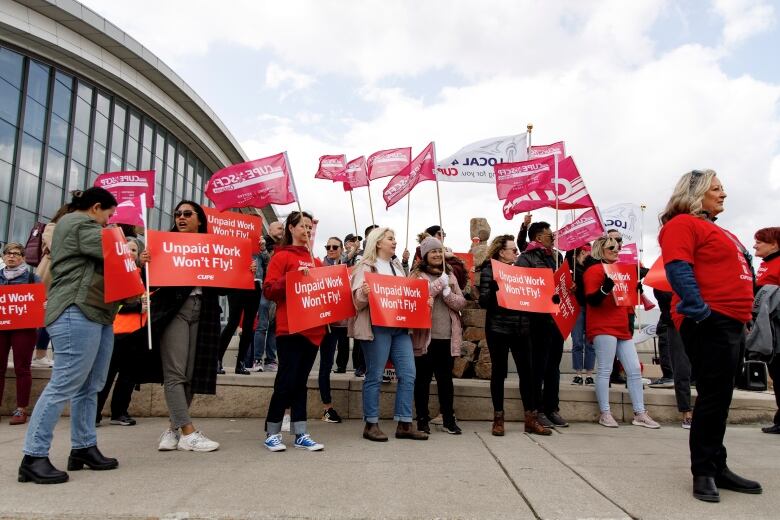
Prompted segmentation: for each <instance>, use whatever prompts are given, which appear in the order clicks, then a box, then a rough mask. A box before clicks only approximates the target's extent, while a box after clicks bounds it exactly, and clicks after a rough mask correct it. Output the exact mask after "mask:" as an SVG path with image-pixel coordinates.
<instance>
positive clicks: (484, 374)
mask: <svg viewBox="0 0 780 520" xmlns="http://www.w3.org/2000/svg"><path fill="white" fill-rule="evenodd" d="M492 373H493V365H492V363H490V362H488V363H484V362H482V361H479V362H477V363H475V364H474V375H476V376H477V377H478V378H479V379H490V375H491V374H492Z"/></svg>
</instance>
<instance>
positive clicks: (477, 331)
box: [463, 327, 485, 341]
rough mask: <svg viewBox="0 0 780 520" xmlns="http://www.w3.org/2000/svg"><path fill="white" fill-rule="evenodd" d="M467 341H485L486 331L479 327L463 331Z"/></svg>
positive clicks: (467, 328)
mask: <svg viewBox="0 0 780 520" xmlns="http://www.w3.org/2000/svg"><path fill="white" fill-rule="evenodd" d="M463 339H464V340H465V341H481V340H483V339H485V329H483V328H479V327H466V330H464V331H463Z"/></svg>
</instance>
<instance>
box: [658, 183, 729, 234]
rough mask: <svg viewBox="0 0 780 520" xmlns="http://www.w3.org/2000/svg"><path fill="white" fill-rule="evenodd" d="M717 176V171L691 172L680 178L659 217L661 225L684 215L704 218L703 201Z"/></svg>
mask: <svg viewBox="0 0 780 520" xmlns="http://www.w3.org/2000/svg"><path fill="white" fill-rule="evenodd" d="M716 175H717V173H715V170H691V171H689V172H688V173H686V174H684V175H683V176H682V177H680V180H679V181H677V185H676V186H675V187H674V192H672V196H671V197H669V202H667V203H666V208H664V210H663V212H662V213H661V214H660V215H659V216H658V220H660V221H661V225H664V224H666V223H667V222H669V221H670V220H672V218H673V217H676V216H677V215H682V214H687V215H693V216H695V217H704V214H703V212H702V201H703V200H704V195H705V194H706V193H707V190H709V189H710V184H712V179H713V177H715V176H716Z"/></svg>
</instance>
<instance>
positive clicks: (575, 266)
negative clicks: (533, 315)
mask: <svg viewBox="0 0 780 520" xmlns="http://www.w3.org/2000/svg"><path fill="white" fill-rule="evenodd" d="M589 257H590V245H587V244H586V245H584V246H581V247H577V248H575V249H572V250H571V251H568V252H567V253H566V260H567V261H568V262H569V268H570V269H571V271H572V273H573V278H574V297H575V299H576V300H577V303H578V304H579V305H580V313H579V314H578V315H577V321H576V322H575V323H574V328H573V329H572V331H571V343H572V347H571V362H572V368H574V372H575V374H576V375H575V376H574V378H573V379H572V381H571V384H573V385H586V386H593V385H595V384H596V382H595V381H594V379H593V367H595V366H596V350H595V349H594V348H593V343H592V342H591V341H589V340H588V338H587V337H586V336H585V321H586V314H585V310H586V308H587V304H586V302H585V284H584V283H583V281H582V276H583V275H584V274H585V260H587V259H588V258H589ZM583 375H584V376H585V378H584V379H583V377H582V376H583Z"/></svg>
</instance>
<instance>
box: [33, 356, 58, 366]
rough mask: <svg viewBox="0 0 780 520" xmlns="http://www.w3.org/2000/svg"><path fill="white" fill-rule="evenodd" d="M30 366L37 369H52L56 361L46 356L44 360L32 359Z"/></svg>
mask: <svg viewBox="0 0 780 520" xmlns="http://www.w3.org/2000/svg"><path fill="white" fill-rule="evenodd" d="M30 366H31V367H36V368H51V367H53V366H54V361H52V360H51V359H49V358H47V357H46V356H44V357H42V358H35V357H34V358H33V359H32V361H31V362H30Z"/></svg>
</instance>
